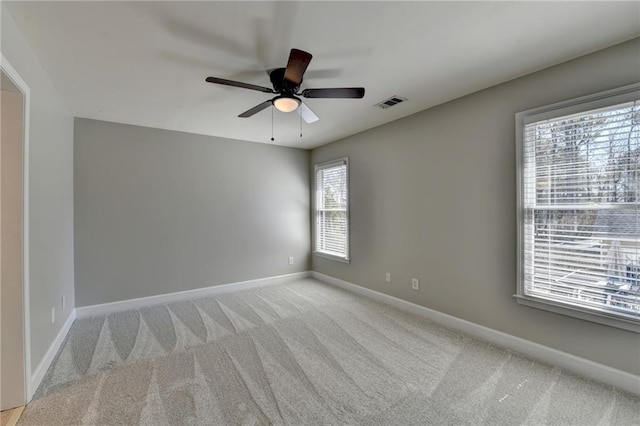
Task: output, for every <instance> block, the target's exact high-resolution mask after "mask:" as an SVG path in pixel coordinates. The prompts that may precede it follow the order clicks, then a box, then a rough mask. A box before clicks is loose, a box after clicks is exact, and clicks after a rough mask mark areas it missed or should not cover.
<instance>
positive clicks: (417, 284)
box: [411, 278, 420, 290]
mask: <svg viewBox="0 0 640 426" xmlns="http://www.w3.org/2000/svg"><path fill="white" fill-rule="evenodd" d="M411 288H412V289H414V290H420V280H419V279H417V278H411Z"/></svg>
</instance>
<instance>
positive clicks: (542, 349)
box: [311, 271, 640, 395]
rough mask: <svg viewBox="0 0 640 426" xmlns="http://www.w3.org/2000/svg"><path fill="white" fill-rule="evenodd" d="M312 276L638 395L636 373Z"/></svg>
mask: <svg viewBox="0 0 640 426" xmlns="http://www.w3.org/2000/svg"><path fill="white" fill-rule="evenodd" d="M311 276H312V277H313V278H315V279H317V280H320V281H322V282H325V283H327V284H331V285H334V286H336V287H340V288H343V289H345V290H348V291H351V292H352V293H356V294H360V295H362V296H365V297H368V298H371V299H374V300H377V301H379V302H383V303H386V304H389V305H392V306H395V307H396V308H399V309H402V310H404V311H408V312H411V313H414V314H416V315H420V316H424V317H427V318H429V319H430V320H432V321H435V322H437V323H440V324H442V325H445V326H447V327H450V328H453V329H456V330H460V331H462V332H465V333H467V334H470V335H472V336H475V337H478V338H480V339H483V340H486V341H488V342H491V343H494V344H496V345H499V346H502V347H504V348H508V349H511V350H514V351H516V352H520V353H522V354H525V355H528V356H531V357H533V358H535V359H538V360H540V361H543V362H546V363H548V364H551V365H555V366H558V367H560V368H563V369H565V370H567V371H571V372H573V373H576V374H579V375H581V376H583V377H587V378H589V379H592V380H596V381H598V382H601V383H605V384H608V385H612V386H615V387H618V388H620V389H623V390H625V391H627V392H631V393H634V394H636V395H640V376H636V375H635V374H631V373H627V372H626V371H622V370H618V369H615V368H612V367H609V366H606V365H603V364H600V363H597V362H594V361H590V360H588V359H585V358H581V357H578V356H575V355H572V354H569V353H566V352H562V351H559V350H557V349H553V348H550V347H548V346H544V345H541V344H539V343H535V342H531V341H529V340H525V339H522V338H520V337H516V336H512V335H510V334H507V333H503V332H501V331H497V330H494V329H491V328H488V327H484V326H482V325H478V324H475V323H472V322H470V321H466V320H463V319H460V318H457V317H454V316H451V315H447V314H443V313H442V312H438V311H434V310H433V309H429V308H425V307H424V306H420V305H416V304H415V303H411V302H407V301H406V300H402V299H398V298H396V297H393V296H389V295H387V294H384V293H380V292H378V291H375V290H371V289H368V288H365V287H361V286H359V285H356V284H353V283H350V282H348V281H343V280H340V279H338V278H334V277H331V276H329V275H325V274H321V273H319V272H315V271H313V272H311Z"/></svg>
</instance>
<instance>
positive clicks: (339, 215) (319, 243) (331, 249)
mask: <svg viewBox="0 0 640 426" xmlns="http://www.w3.org/2000/svg"><path fill="white" fill-rule="evenodd" d="M347 191H348V189H347V160H346V159H344V160H339V161H336V162H332V163H328V164H322V165H319V166H316V242H315V245H316V247H315V251H316V252H318V253H324V254H327V255H331V256H336V257H339V258H341V259H345V260H346V259H348V253H349V249H348V248H349V222H348V194H347Z"/></svg>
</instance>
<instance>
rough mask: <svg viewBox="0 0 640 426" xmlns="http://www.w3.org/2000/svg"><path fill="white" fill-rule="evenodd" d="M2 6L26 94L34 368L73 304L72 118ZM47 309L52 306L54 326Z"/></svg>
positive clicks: (6, 46)
mask: <svg viewBox="0 0 640 426" xmlns="http://www.w3.org/2000/svg"><path fill="white" fill-rule="evenodd" d="M1 7H2V13H1V15H2V54H3V55H4V56H5V57H6V58H7V59H8V61H9V62H10V63H11V65H12V66H13V67H14V68H15V69H16V71H17V72H18V74H20V77H21V78H22V79H23V80H24V81H25V82H26V83H27V85H28V86H29V88H30V90H31V106H30V112H31V122H30V127H29V131H30V136H29V141H30V151H29V205H30V210H29V212H30V214H29V247H30V251H29V278H30V279H29V282H30V294H31V298H30V318H29V320H30V330H31V367H32V370H33V369H35V368H36V367H37V366H38V365H39V364H40V362H41V361H42V359H43V358H44V355H45V353H46V351H47V350H48V349H49V347H50V346H51V343H52V342H53V340H54V338H55V336H56V335H57V334H58V332H59V331H60V329H61V328H62V325H63V324H64V322H65V321H66V320H67V318H68V317H69V315H70V314H71V311H72V309H73V306H74V290H73V281H74V277H73V118H72V117H71V115H70V114H69V111H68V110H67V108H66V106H65V104H64V102H63V101H62V98H61V97H60V96H59V94H58V93H57V91H56V89H55V86H54V85H53V83H52V82H51V80H50V79H49V77H48V76H47V74H46V72H45V71H44V69H43V68H42V66H41V65H40V63H39V62H38V59H37V58H36V56H35V54H34V53H33V50H32V49H31V47H30V46H29V44H28V43H27V41H26V40H25V39H24V37H23V35H22V33H20V31H19V30H18V27H17V26H16V24H15V22H14V20H13V18H12V17H11V14H10V13H9V12H8V11H7V9H6V6H5V5H2V6H1ZM63 295H65V296H66V302H67V303H66V308H65V309H64V310H62V307H61V299H62V296H63ZM52 307H55V308H56V321H55V323H53V324H52V323H51V308H52Z"/></svg>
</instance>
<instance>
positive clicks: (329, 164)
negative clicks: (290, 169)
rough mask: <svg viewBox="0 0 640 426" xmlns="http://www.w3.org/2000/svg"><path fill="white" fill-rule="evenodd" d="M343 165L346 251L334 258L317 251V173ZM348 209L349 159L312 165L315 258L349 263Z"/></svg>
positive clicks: (349, 195) (349, 228)
mask: <svg viewBox="0 0 640 426" xmlns="http://www.w3.org/2000/svg"><path fill="white" fill-rule="evenodd" d="M339 165H345V166H346V185H347V188H346V189H347V207H346V210H345V215H346V226H347V232H346V238H347V244H346V250H345V256H344V257H342V256H336V255H334V254H331V253H327V252H323V251H320V250H318V226H319V224H320V222H319V210H318V193H317V190H318V171H319V170H322V169H328V168H331V167H335V166H339ZM350 207H351V188H350V179H349V157H342V158H337V159H335V160H330V161H324V162H322V163H317V164H315V165H314V169H313V221H314V224H313V250H312V253H313V254H314V255H315V256H318V257H322V258H325V259H330V260H335V261H337V262H342V263H351V255H350V252H351V217H350Z"/></svg>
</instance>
